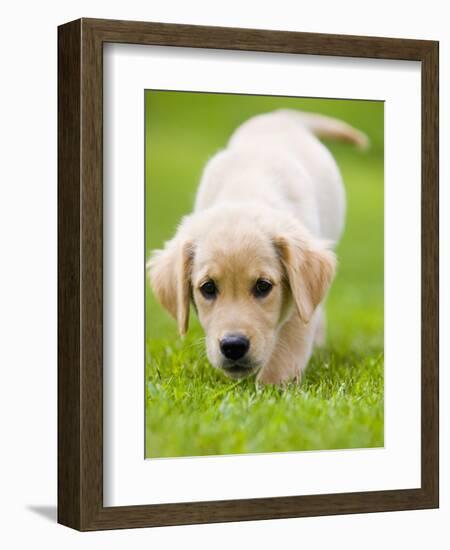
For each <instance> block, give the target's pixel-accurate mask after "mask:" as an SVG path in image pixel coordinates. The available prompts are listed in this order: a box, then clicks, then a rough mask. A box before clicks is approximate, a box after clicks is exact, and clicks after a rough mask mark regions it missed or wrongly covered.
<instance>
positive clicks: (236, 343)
mask: <svg viewBox="0 0 450 550" xmlns="http://www.w3.org/2000/svg"><path fill="white" fill-rule="evenodd" d="M249 347H250V342H249V341H248V338H247V337H246V336H243V335H242V334H229V335H228V336H225V337H224V338H222V340H221V341H220V351H221V352H222V353H223V355H225V357H226V358H227V359H231V360H232V361H237V360H238V359H241V358H242V357H244V355H245V354H246V353H247V351H248V348H249Z"/></svg>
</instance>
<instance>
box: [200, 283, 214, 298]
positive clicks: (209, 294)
mask: <svg viewBox="0 0 450 550" xmlns="http://www.w3.org/2000/svg"><path fill="white" fill-rule="evenodd" d="M200 292H201V293H202V294H203V296H204V297H205V298H206V299H207V300H212V299H213V298H215V297H216V295H217V287H216V285H215V284H214V281H206V283H203V284H202V286H201V287H200Z"/></svg>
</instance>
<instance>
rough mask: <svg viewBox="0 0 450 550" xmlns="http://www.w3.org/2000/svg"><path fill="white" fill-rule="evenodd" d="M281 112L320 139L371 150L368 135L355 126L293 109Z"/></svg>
mask: <svg viewBox="0 0 450 550" xmlns="http://www.w3.org/2000/svg"><path fill="white" fill-rule="evenodd" d="M280 112H282V113H285V114H286V115H287V116H289V117H292V118H294V119H296V120H297V121H298V122H299V123H300V124H301V125H302V126H304V127H306V128H307V129H308V130H309V131H310V132H311V133H312V134H314V135H315V136H317V137H319V138H325V139H336V140H338V141H346V142H348V143H351V144H353V145H355V146H356V147H358V149H361V150H366V149H368V148H369V145H370V141H369V138H368V137H367V136H366V134H364V133H363V132H360V131H359V130H357V129H356V128H353V126H350V124H347V123H346V122H343V121H342V120H338V119H337V118H331V117H328V116H324V115H318V114H316V113H304V112H302V111H294V110H291V109H282V110H280Z"/></svg>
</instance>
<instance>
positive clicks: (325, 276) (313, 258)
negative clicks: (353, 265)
mask: <svg viewBox="0 0 450 550" xmlns="http://www.w3.org/2000/svg"><path fill="white" fill-rule="evenodd" d="M275 246H276V248H277V250H278V253H279V256H280V259H281V263H282V264H283V267H284V269H285V272H286V275H287V279H288V282H289V286H290V288H291V292H292V296H293V298H294V302H295V305H296V308H297V311H298V314H299V316H300V318H301V320H302V321H303V322H304V323H308V322H309V320H310V319H311V317H312V315H313V313H314V310H315V309H316V307H317V306H318V305H319V304H320V302H321V301H322V300H323V299H324V298H325V295H326V293H327V291H328V289H329V287H330V285H331V281H332V280H333V277H334V274H335V270H336V256H335V254H334V253H333V252H332V251H331V250H329V249H328V248H327V246H326V243H324V242H322V241H319V240H314V239H313V238H310V237H307V236H305V235H301V236H295V235H288V234H286V235H279V236H278V237H276V239H275Z"/></svg>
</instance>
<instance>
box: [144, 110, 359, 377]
mask: <svg viewBox="0 0 450 550" xmlns="http://www.w3.org/2000/svg"><path fill="white" fill-rule="evenodd" d="M316 136H321V137H331V138H336V139H342V140H347V141H350V142H352V143H354V144H355V145H357V146H360V147H365V146H367V138H366V137H365V136H364V135H363V134H361V133H360V132H358V131H357V130H355V129H354V128H351V127H350V126H348V125H347V124H345V123H343V122H341V121H338V120H335V119H330V118H327V117H323V116H320V115H314V114H309V113H301V112H297V111H288V110H283V111H275V112H273V113H268V114H264V115H259V116H256V117H254V118H251V119H250V120H248V121H247V122H245V123H244V124H242V126H240V127H239V128H238V129H237V130H236V131H235V132H234V134H233V135H232V136H231V138H230V140H229V142H228V145H227V147H226V148H225V149H224V150H223V151H221V152H219V153H217V154H216V155H215V156H214V157H213V158H211V160H210V161H209V162H208V163H207V165H206V167H205V169H204V172H203V176H202V179H201V182H200V186H199V189H198V193H197V197H196V202H195V208H194V212H193V213H192V214H190V215H189V216H186V217H185V218H184V219H183V220H182V222H181V224H180V225H179V227H178V230H177V232H176V234H175V236H174V237H173V239H172V240H170V241H168V242H167V243H166V245H165V247H164V249H163V250H160V251H156V252H154V253H153V255H152V257H151V259H150V261H149V263H148V267H149V273H150V281H151V284H152V288H153V291H154V293H155V295H156V297H157V298H158V300H159V301H160V303H161V304H162V305H163V306H164V307H165V308H166V309H167V310H168V312H169V313H170V314H171V315H172V316H173V317H174V318H175V319H176V320H177V322H178V326H179V330H180V333H181V334H184V333H185V332H186V331H187V329H188V321H189V305H190V302H191V301H193V303H194V305H195V308H196V310H197V314H198V317H199V320H200V323H201V324H202V326H203V328H204V330H205V333H206V349H207V354H208V358H209V360H210V362H211V363H212V365H213V366H215V367H217V368H219V369H223V370H224V372H225V373H226V374H228V375H229V376H232V377H235V378H238V377H241V376H242V373H239V374H237V373H234V372H233V369H232V368H227V367H229V365H228V364H227V361H226V360H225V358H224V357H223V355H222V354H221V351H220V341H221V339H222V338H223V337H224V336H226V335H227V334H235V333H239V334H244V335H245V336H246V337H247V338H248V339H249V342H250V348H249V350H248V353H247V355H246V358H245V359H246V366H248V367H249V368H248V369H247V370H246V374H253V373H257V379H258V380H259V381H260V382H262V383H271V384H281V383H283V382H286V381H288V380H292V379H296V380H300V378H301V373H302V371H303V369H304V368H305V367H306V365H307V363H308V361H309V358H310V356H311V353H312V349H313V345H314V344H320V343H323V341H324V337H325V314H324V311H323V301H324V299H325V297H326V294H327V291H328V289H329V287H330V285H331V282H332V279H333V277H334V272H335V265H336V259H335V255H334V252H332V248H333V246H334V245H335V244H336V243H337V242H338V240H339V238H340V236H341V234H342V231H343V228H344V221H345V193H344V187H343V184H342V179H341V176H340V173H339V169H338V167H337V165H336V162H335V161H334V159H333V157H332V155H331V154H330V152H329V151H328V149H327V148H326V147H325V146H324V145H323V144H322V143H321V142H320V141H319V140H318V139H317V137H316ZM258 279H264V280H268V281H270V282H271V283H272V285H273V287H272V290H271V292H270V293H269V294H268V295H267V296H265V297H255V295H254V292H253V289H254V286H255V284H256V281H257V280H258ZM206 281H213V282H214V284H215V285H216V287H217V289H218V293H217V296H216V297H215V298H214V299H212V300H211V299H206V298H205V297H204V295H203V294H202V292H201V291H200V287H201V286H202V285H203V284H204V283H205V282H206ZM228 363H229V362H228Z"/></svg>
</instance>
